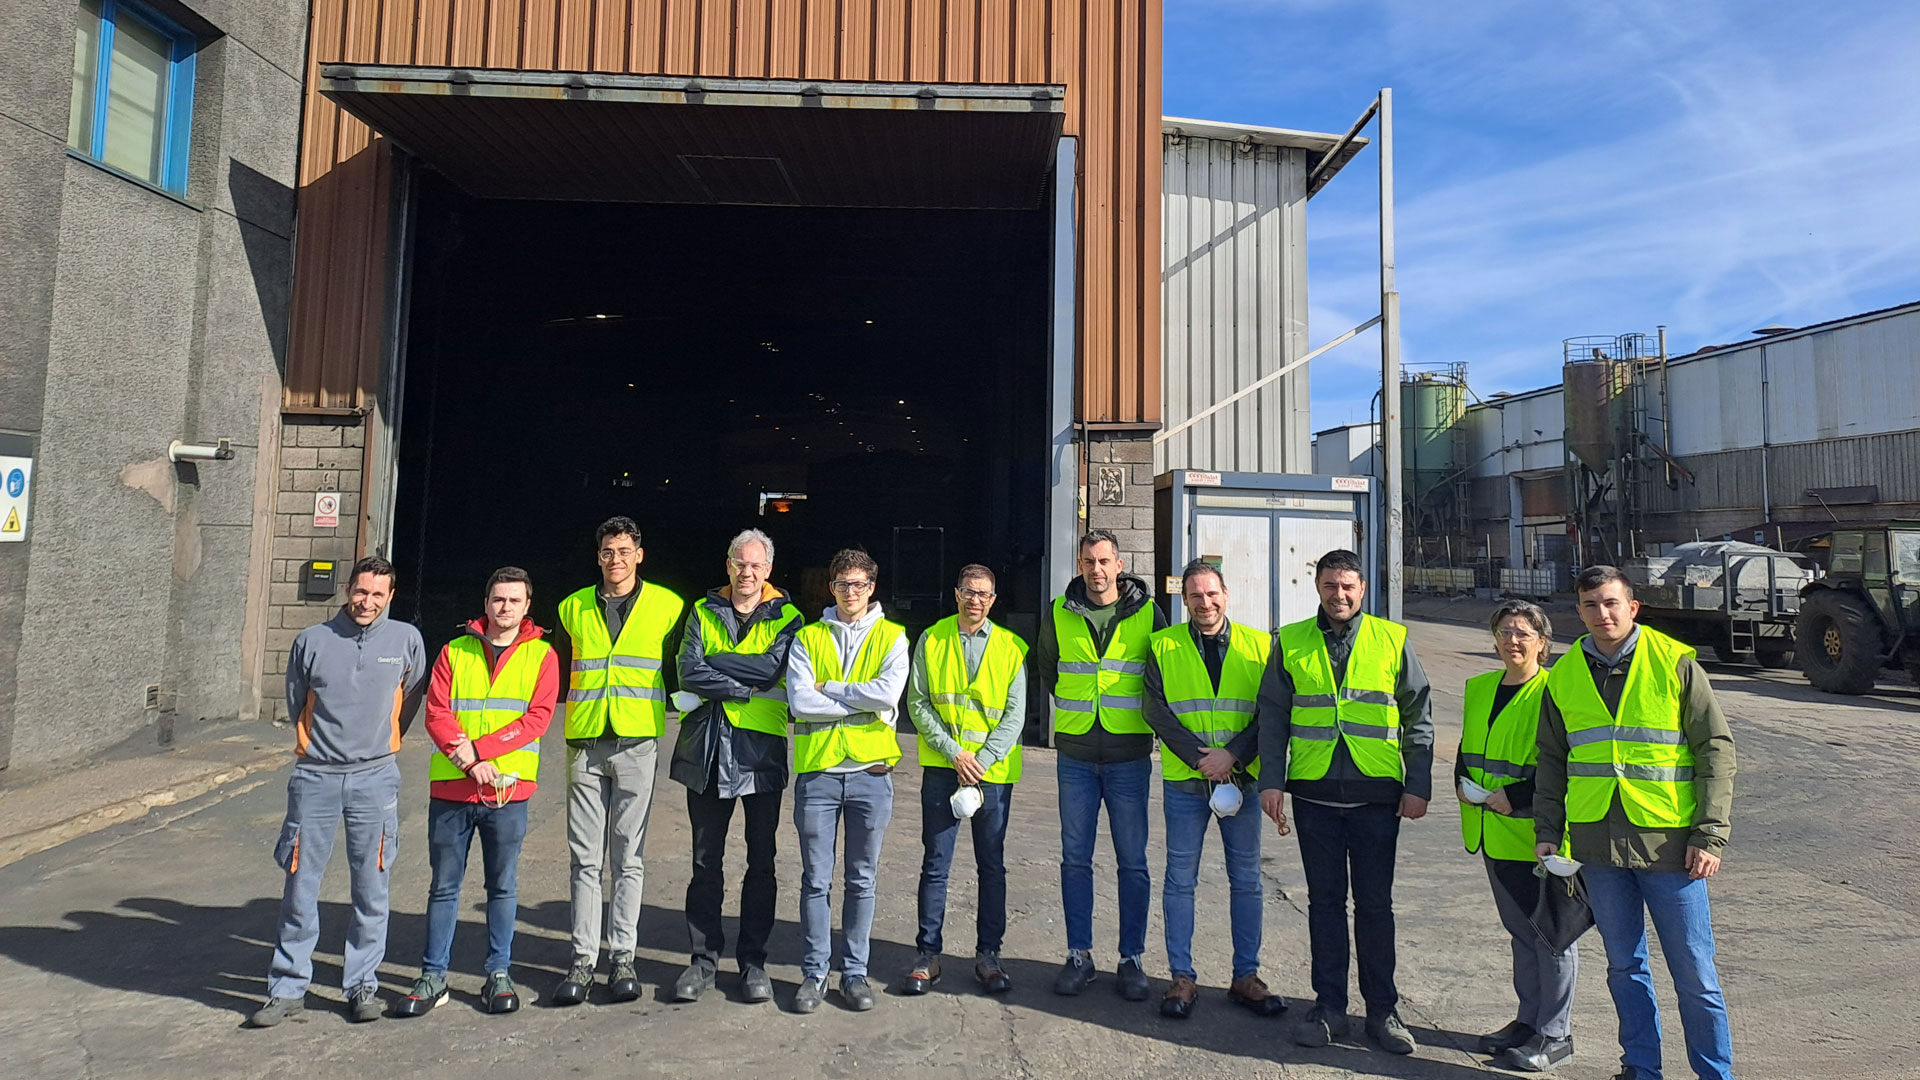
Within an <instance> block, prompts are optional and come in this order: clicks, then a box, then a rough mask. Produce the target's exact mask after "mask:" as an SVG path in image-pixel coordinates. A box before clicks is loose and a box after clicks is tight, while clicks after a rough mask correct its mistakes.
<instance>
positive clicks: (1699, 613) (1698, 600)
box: [1621, 540, 1813, 668]
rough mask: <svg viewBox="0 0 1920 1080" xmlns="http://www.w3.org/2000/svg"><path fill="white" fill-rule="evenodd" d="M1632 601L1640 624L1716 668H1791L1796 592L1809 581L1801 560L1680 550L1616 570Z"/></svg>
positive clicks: (1753, 550)
mask: <svg viewBox="0 0 1920 1080" xmlns="http://www.w3.org/2000/svg"><path fill="white" fill-rule="evenodd" d="M1621 569H1622V570H1624V571H1626V574H1627V578H1628V580H1630V581H1632V582H1633V592H1634V597H1635V598H1636V599H1638V600H1639V601H1640V605H1641V611H1640V621H1641V622H1643V623H1646V624H1647V625H1649V626H1652V627H1654V628H1655V629H1657V630H1663V631H1665V632H1666V633H1668V634H1671V635H1673V636H1674V637H1676V638H1679V639H1680V640H1681V641H1684V642H1686V643H1687V644H1689V645H1693V646H1695V647H1698V648H1703V649H1707V648H1710V649H1712V650H1713V652H1714V655H1715V656H1716V657H1717V658H1718V659H1720V660H1721V661H1723V662H1727V663H1735V662H1743V661H1753V662H1757V663H1759V664H1760V665H1761V666H1762V667H1781V668H1784V667H1792V666H1793V620H1794V616H1795V615H1797V614H1799V611H1800V589H1801V587H1802V586H1804V585H1806V584H1807V583H1808V582H1810V581H1812V580H1813V566H1812V564H1811V563H1810V562H1809V561H1808V560H1807V558H1806V557H1805V556H1803V555H1794V554H1789V553H1787V552H1783V551H1775V550H1774V549H1772V548H1769V547H1762V546H1760V545H1759V544H1743V543H1741V542H1739V541H1737V540H1706V541H1699V542H1696V543H1691V544H1681V545H1679V546H1677V547H1675V548H1674V549H1673V553H1672V554H1670V555H1659V556H1648V557H1645V558H1639V559H1632V560H1629V561H1628V562H1627V563H1626V565H1625V566H1623V567H1621Z"/></svg>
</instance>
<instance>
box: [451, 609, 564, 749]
mask: <svg viewBox="0 0 1920 1080" xmlns="http://www.w3.org/2000/svg"><path fill="white" fill-rule="evenodd" d="M552 652H553V646H551V645H548V644H547V643H546V642H544V641H539V640H534V641H523V642H520V643H519V645H517V646H515V647H514V650H513V655H512V656H509V657H507V662H506V663H504V664H502V665H500V672H499V674H497V675H496V674H495V673H494V672H493V671H492V669H491V666H490V665H489V664H488V663H487V646H486V643H485V642H483V641H481V640H480V639H479V638H477V637H474V636H473V635H471V634H465V635H462V636H460V637H457V638H455V639H453V640H452V641H451V642H448V643H447V666H448V667H449V668H450V669H451V670H452V672H453V685H452V692H451V694H450V695H449V696H450V697H451V698H452V701H451V702H450V703H449V704H451V705H452V707H453V715H454V717H455V718H456V719H458V720H459V721H460V730H461V731H464V732H466V733H467V738H468V739H470V740H472V741H473V742H476V743H477V742H479V741H480V740H481V739H482V738H485V737H486V736H488V735H491V734H493V733H494V732H496V731H499V730H500V729H501V728H503V727H506V726H507V725H508V724H511V723H513V722H514V721H516V720H518V719H520V718H521V717H523V716H525V715H527V708H528V707H529V706H530V705H532V704H533V691H534V687H536V686H537V685H539V682H540V665H541V664H543V663H545V662H546V659H547V657H548V656H549V655H551V654H552ZM490 760H491V761H492V762H493V767H494V768H496V769H499V770H500V771H501V772H502V773H512V774H514V775H515V776H518V777H519V778H520V779H522V780H532V779H534V778H535V777H536V776H538V775H539V773H540V740H538V739H529V740H527V742H526V745H524V746H522V747H520V748H519V749H518V750H509V751H507V752H506V753H504V754H501V755H500V756H499V757H496V758H492V759H490ZM466 775H467V773H466V770H464V769H462V768H461V767H460V766H458V765H455V764H454V763H453V761H452V760H451V759H450V758H448V757H447V755H445V754H443V753H441V752H440V751H438V750H435V751H434V752H433V759H432V761H431V762H430V763H429V764H428V766H427V777H428V779H430V780H460V779H464V778H465V777H466Z"/></svg>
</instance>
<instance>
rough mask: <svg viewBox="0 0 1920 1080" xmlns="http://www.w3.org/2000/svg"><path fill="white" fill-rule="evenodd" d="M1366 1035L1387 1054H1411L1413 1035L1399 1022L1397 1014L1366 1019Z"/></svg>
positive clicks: (1382, 1014) (1390, 1013)
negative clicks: (1371, 1037)
mask: <svg viewBox="0 0 1920 1080" xmlns="http://www.w3.org/2000/svg"><path fill="white" fill-rule="evenodd" d="M1367 1034H1369V1035H1371V1036H1373V1041H1374V1042H1377V1043H1379V1044H1380V1049H1382V1050H1385V1051H1386V1052H1387V1053H1389V1054H1411V1053H1413V1033H1412V1032H1410V1031H1408V1030H1407V1025H1405V1024H1403V1023H1401V1022H1400V1014H1399V1013H1396V1012H1388V1013H1381V1014H1380V1015H1379V1016H1369V1017H1367Z"/></svg>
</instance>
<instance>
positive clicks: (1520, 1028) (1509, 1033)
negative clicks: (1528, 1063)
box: [1480, 1020, 1533, 1057]
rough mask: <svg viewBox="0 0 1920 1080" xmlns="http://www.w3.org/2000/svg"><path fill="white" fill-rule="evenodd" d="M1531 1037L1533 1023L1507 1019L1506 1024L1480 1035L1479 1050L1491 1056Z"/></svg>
mask: <svg viewBox="0 0 1920 1080" xmlns="http://www.w3.org/2000/svg"><path fill="white" fill-rule="evenodd" d="M1531 1038H1533V1025H1532V1024H1523V1023H1521V1022H1520V1021H1518V1020H1509V1021H1507V1026H1506V1027H1503V1028H1501V1029H1500V1030H1499V1031H1489V1032H1487V1033H1486V1034H1485V1035H1482V1036H1480V1052H1481V1053H1483V1054H1485V1055H1487V1056H1488V1057H1492V1056H1494V1055H1495V1054H1498V1053H1500V1052H1501V1051H1502V1050H1506V1049H1508V1048H1509V1047H1514V1046H1519V1045H1520V1044H1521V1043H1523V1042H1526V1041H1527V1040H1528V1039H1531Z"/></svg>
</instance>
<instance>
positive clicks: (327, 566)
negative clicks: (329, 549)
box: [300, 559, 340, 600]
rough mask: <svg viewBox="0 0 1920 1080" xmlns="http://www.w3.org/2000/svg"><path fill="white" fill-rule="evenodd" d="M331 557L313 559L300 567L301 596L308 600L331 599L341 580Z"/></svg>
mask: <svg viewBox="0 0 1920 1080" xmlns="http://www.w3.org/2000/svg"><path fill="white" fill-rule="evenodd" d="M333 568H334V562H333V560H331V559H311V560H309V561H308V562H307V565H305V566H304V567H301V569H300V596H301V598H302V599H306V600H331V599H333V593H334V590H335V589H337V588H339V585H340V582H339V579H338V577H337V576H336V575H335V573H334V569H333Z"/></svg>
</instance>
